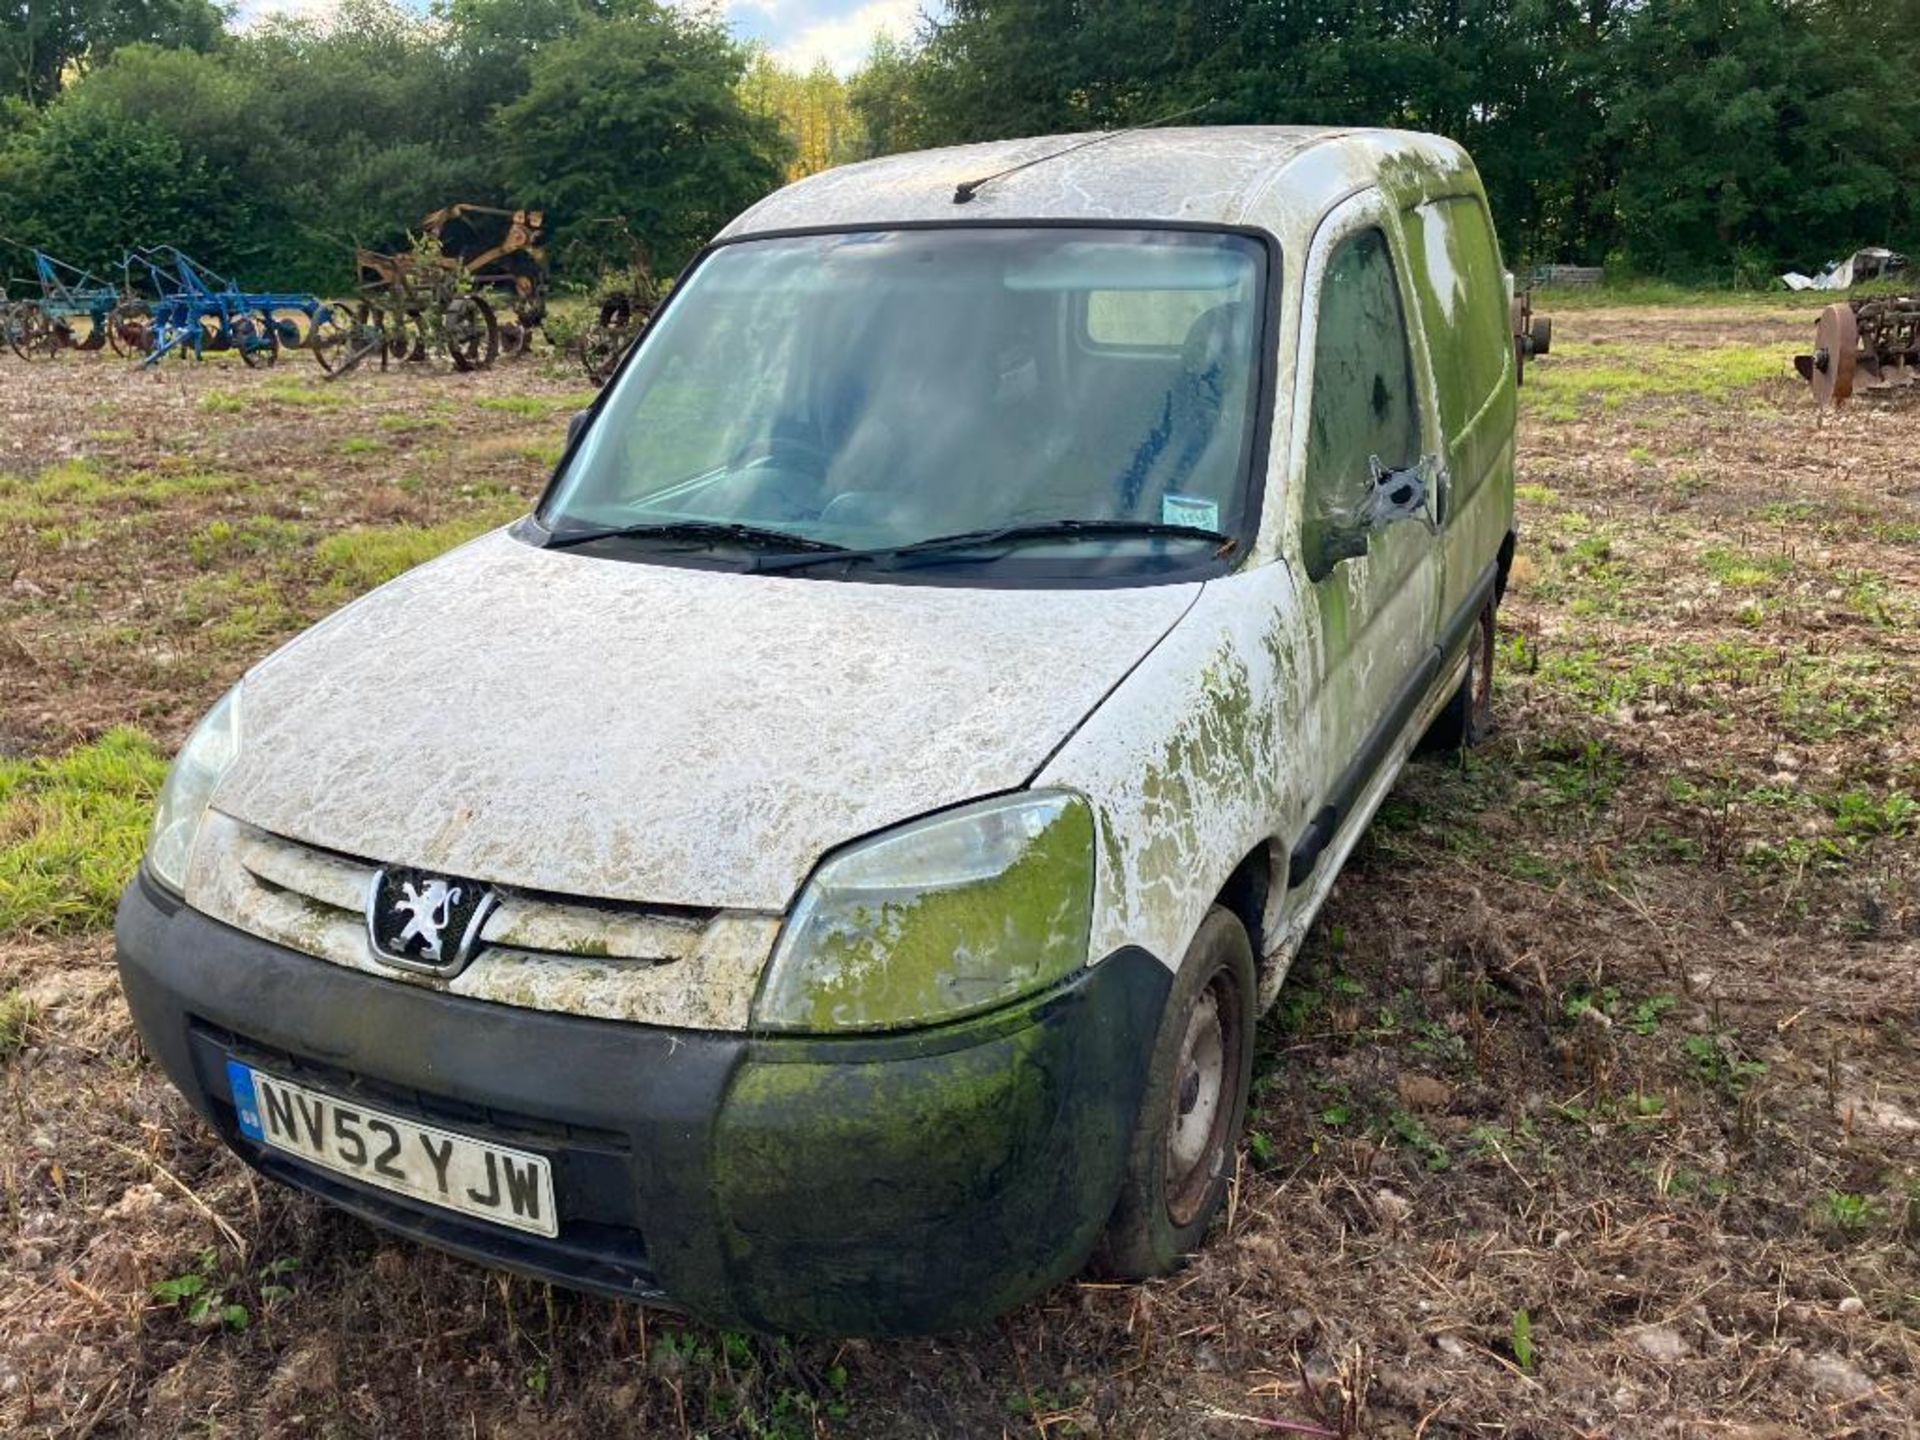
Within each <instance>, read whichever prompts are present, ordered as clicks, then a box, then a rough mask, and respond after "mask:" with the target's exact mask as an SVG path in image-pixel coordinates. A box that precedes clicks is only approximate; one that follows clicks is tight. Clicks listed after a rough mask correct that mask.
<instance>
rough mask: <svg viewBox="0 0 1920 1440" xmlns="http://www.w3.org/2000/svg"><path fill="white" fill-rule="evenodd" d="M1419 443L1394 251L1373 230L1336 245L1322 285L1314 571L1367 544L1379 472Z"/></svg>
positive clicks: (1320, 572)
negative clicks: (1368, 519) (1367, 525)
mask: <svg viewBox="0 0 1920 1440" xmlns="http://www.w3.org/2000/svg"><path fill="white" fill-rule="evenodd" d="M1419 446H1420V422H1419V415H1418V407H1417V404H1416V401H1415V392H1414V387H1413V357H1412V354H1411V352H1410V351H1409V350H1408V348H1407V326H1406V318H1405V316H1404V314H1403V313H1402V311H1401V309H1400V288H1399V285H1398V283H1397V282H1396V280H1395V278H1394V270H1393V257H1392V254H1391V253H1390V252H1389V251H1388V249H1387V239H1386V236H1385V235H1383V234H1382V233H1381V232H1380V231H1378V230H1363V231H1361V232H1360V233H1359V234H1358V235H1355V236H1354V237H1352V238H1351V239H1349V240H1346V241H1343V242H1342V243H1341V245H1340V248H1339V249H1338V250H1336V251H1335V252H1334V255H1333V259H1332V261H1331V262H1329V264H1328V265H1327V271H1326V276H1325V278H1324V279H1323V281H1322V283H1321V287H1320V323H1319V327H1318V331H1317V334H1316V336H1315V339H1314V350H1313V395H1312V399H1311V402H1310V409H1309V412H1308V417H1307V473H1306V492H1305V503H1304V507H1303V517H1302V521H1301V534H1300V541H1301V552H1302V556H1303V558H1304V559H1305V561H1306V566H1307V575H1308V577H1309V578H1310V579H1313V580H1316V581H1317V580H1321V579H1324V578H1325V577H1326V576H1327V575H1329V574H1330V573H1332V570H1333V567H1334V566H1335V565H1337V564H1338V563H1339V562H1340V561H1341V560H1343V559H1346V558H1348V557H1350V556H1356V555H1364V554H1366V553H1367V530H1366V528H1365V523H1364V520H1363V518H1362V517H1363V515H1364V513H1365V510H1366V505H1367V500H1368V497H1369V494H1370V492H1371V490H1372V488H1373V477H1374V474H1375V473H1376V472H1377V471H1378V470H1382V469H1385V470H1401V469H1405V468H1407V467H1408V466H1410V465H1412V464H1413V463H1414V462H1415V461H1416V460H1417V459H1418V456H1419Z"/></svg>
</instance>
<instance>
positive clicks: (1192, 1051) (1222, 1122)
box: [1094, 905, 1255, 1280]
mask: <svg viewBox="0 0 1920 1440" xmlns="http://www.w3.org/2000/svg"><path fill="white" fill-rule="evenodd" d="M1254 995H1255V988H1254V971H1253V946H1252V944H1251V943H1250V942H1249V941H1248V939H1247V931H1246V927H1245V926H1243V925H1242V924H1241V923H1240V922H1239V920H1238V919H1236V918H1235V917H1234V916H1233V915H1232V914H1231V913H1230V912H1228V911H1226V910H1223V909H1221V908H1220V907H1219V906H1217V905H1216V906H1214V907H1213V909H1211V910H1209V911H1208V912H1207V915H1206V918H1205V919H1204V920H1202V921H1201V922H1200V930H1199V933H1198V934H1196V935H1195V936H1194V938H1193V943H1192V944H1191V945H1190V946H1188V947H1187V953H1186V957H1185V959H1183V960H1182V962H1181V965H1180V973H1179V974H1178V975H1176V976H1175V977H1174V981H1173V989H1172V991H1171V992H1170V993H1169V994H1168V996H1167V1005H1166V1010H1165V1012H1164V1013H1163V1015H1162V1016H1161V1020H1160V1032H1159V1034H1158V1036H1157V1037H1156V1038H1155V1040H1154V1045H1153V1057H1152V1059H1151V1061H1150V1062H1149V1066H1148V1070H1147V1084H1146V1091H1145V1095H1144V1098H1143V1099H1142V1100H1141V1102H1140V1118H1139V1120H1138V1122H1137V1123H1136V1124H1135V1126H1134V1133H1133V1142H1132V1145H1131V1146H1130V1148H1129V1151H1128V1155H1127V1169H1126V1175H1125V1178H1124V1179H1123V1180H1122V1182H1121V1186H1120V1198H1119V1200H1118V1202H1117V1203H1116V1204H1115V1206H1114V1211H1113V1218H1112V1219H1110V1220H1109V1221H1108V1222H1107V1232H1106V1235H1105V1237H1104V1239H1103V1240H1102V1241H1101V1246H1100V1250H1099V1252H1098V1255H1097V1256H1096V1259H1095V1262H1094V1263H1095V1265H1096V1267H1097V1268H1098V1269H1100V1270H1102V1271H1103V1272H1105V1273H1106V1274H1109V1275H1112V1276H1115V1277H1117V1278H1120V1279H1125V1280H1144V1279H1147V1278H1149V1277H1151V1276H1154V1275H1164V1274H1166V1273H1167V1272H1168V1271H1170V1270H1174V1269H1177V1268H1178V1267H1179V1266H1180V1264H1181V1263H1182V1262H1183V1261H1184V1260H1185V1259H1186V1258H1187V1256H1189V1255H1191V1254H1192V1253H1193V1252H1194V1251H1195V1250H1197V1249H1199V1248H1200V1242H1201V1240H1202V1239H1204V1238H1205V1236H1206V1233H1207V1226H1208V1225H1210V1224H1211V1223H1212V1222H1213V1217H1214V1216H1215V1215H1216V1214H1217V1213H1218V1212H1219V1210H1220V1206H1221V1204H1222V1202H1224V1201H1225V1200H1226V1198H1227V1187H1228V1186H1229V1185H1230V1184H1231V1183H1232V1181H1233V1172H1234V1155H1235V1152H1236V1150H1237V1149H1238V1147H1239V1143H1240V1132H1241V1130H1242V1128H1243V1127H1244V1126H1245V1125H1246V1120H1247V1091H1248V1086H1249V1084H1250V1082H1251V1079H1252V1074H1253V1025H1254Z"/></svg>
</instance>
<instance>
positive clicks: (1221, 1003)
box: [1166, 967, 1244, 1228]
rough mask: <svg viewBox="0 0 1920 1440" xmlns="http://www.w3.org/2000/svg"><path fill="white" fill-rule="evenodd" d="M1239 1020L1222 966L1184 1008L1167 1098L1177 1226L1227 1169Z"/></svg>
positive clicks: (1170, 1197)
mask: <svg viewBox="0 0 1920 1440" xmlns="http://www.w3.org/2000/svg"><path fill="white" fill-rule="evenodd" d="M1243 1023H1244V1022H1243V1018H1242V1016H1241V1014H1240V1003H1239V996H1238V993H1237V991H1236V989H1235V986H1234V983H1233V976H1232V974H1231V973H1230V972H1229V971H1228V970H1227V969H1226V968H1225V967H1222V968H1220V969H1218V970H1216V971H1215V972H1214V974H1213V976H1212V978H1211V979H1209V980H1208V982H1207V987H1206V989H1204V990H1202V991H1201V992H1200V995H1199V997H1198V998H1197V999H1196V1000H1195V1001H1194V1003H1193V1008H1192V1009H1191V1010H1189V1011H1188V1012H1187V1026H1186V1032H1185V1034H1184V1035H1182V1037H1181V1040H1180V1054H1179V1058H1178V1059H1177V1060H1176V1061H1175V1063H1174V1067H1173V1078H1172V1082H1171V1087H1172V1088H1171V1091H1170V1093H1169V1095H1168V1097H1167V1100H1168V1105H1169V1113H1170V1114H1171V1116H1172V1119H1171V1121H1170V1123H1169V1124H1168V1126H1167V1181H1166V1191H1167V1216H1168V1218H1169V1219H1170V1220H1172V1221H1173V1224H1174V1226H1175V1227H1176V1228H1181V1227H1185V1226H1187V1225H1191V1224H1192V1223H1193V1222H1194V1221H1195V1220H1197V1219H1198V1218H1199V1217H1200V1215H1201V1214H1202V1213H1204V1211H1205V1209H1206V1202H1207V1196H1208V1194H1209V1192H1210V1191H1211V1190H1212V1189H1213V1184H1214V1182H1215V1181H1216V1180H1217V1179H1218V1178H1219V1177H1220V1176H1221V1175H1223V1174H1224V1173H1226V1165H1227V1153H1226V1152H1227V1138H1228V1134H1229V1132H1230V1131H1231V1130H1232V1128H1233V1110H1234V1097H1235V1095H1236V1094H1237V1093H1238V1089H1237V1087H1238V1085H1239V1081H1240V1073H1239V1072H1240V1050H1241V1047H1240V1027H1241V1025H1242V1024H1243Z"/></svg>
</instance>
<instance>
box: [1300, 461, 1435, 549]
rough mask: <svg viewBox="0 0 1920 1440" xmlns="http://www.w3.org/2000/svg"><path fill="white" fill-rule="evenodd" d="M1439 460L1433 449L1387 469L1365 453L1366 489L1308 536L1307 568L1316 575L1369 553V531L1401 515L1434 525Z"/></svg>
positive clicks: (1428, 525) (1431, 528) (1379, 527)
mask: <svg viewBox="0 0 1920 1440" xmlns="http://www.w3.org/2000/svg"><path fill="white" fill-rule="evenodd" d="M1443 485H1444V481H1443V472H1442V471H1441V468H1440V463H1439V461H1438V460H1437V459H1435V458H1434V457H1433V456H1431V455H1426V456H1422V457H1421V458H1420V460H1418V461H1417V462H1416V463H1414V464H1412V465H1409V466H1407V467H1406V468H1405V469H1401V470H1389V469H1388V468H1387V467H1386V466H1385V465H1383V464H1381V463H1380V457H1379V456H1378V455H1370V456H1368V457H1367V491H1366V494H1365V495H1364V496H1363V497H1362V498H1361V499H1360V502H1359V503H1358V504H1357V505H1355V506H1354V507H1353V508H1352V509H1350V510H1348V511H1346V512H1345V513H1344V514H1335V515H1329V516H1326V517H1325V518H1324V520H1323V521H1322V522H1321V524H1320V525H1318V526H1315V527H1312V530H1311V532H1310V534H1309V536H1308V537H1307V539H1308V543H1307V546H1306V549H1307V552H1308V553H1307V562H1308V563H1307V573H1308V576H1309V577H1310V578H1311V579H1314V580H1320V579H1322V578H1324V577H1325V576H1326V575H1327V574H1329V573H1330V572H1331V571H1332V570H1333V567H1334V566H1336V565H1338V564H1339V563H1340V562H1341V561H1342V560H1357V559H1359V558H1360V557H1361V556H1363V555H1365V554H1366V553H1367V543H1368V541H1369V540H1370V539H1371V537H1372V535H1373V532H1374V531H1376V530H1384V529H1386V528H1387V527H1388V526H1389V525H1392V524H1394V523H1396V522H1397V521H1401V520H1418V521H1419V522H1420V523H1421V524H1422V525H1423V526H1425V527H1426V528H1427V529H1428V530H1429V531H1431V530H1433V529H1434V520H1433V514H1432V510H1431V505H1432V500H1433V496H1434V495H1435V494H1436V493H1437V492H1438V491H1439V490H1440V489H1442V488H1443Z"/></svg>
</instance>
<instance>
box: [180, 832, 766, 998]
mask: <svg viewBox="0 0 1920 1440" xmlns="http://www.w3.org/2000/svg"><path fill="white" fill-rule="evenodd" d="M378 870H379V866H378V865H376V864H375V863H373V862H371V861H368V860H364V859H358V858H356V857H353V856H350V855H343V854H340V853H337V852H335V851H331V850H324V849H320V848H318V847H315V846H311V845H305V844H301V843H299V842H297V841H293V840H288V839H285V838H283V837H281V836H277V835H270V834H268V833H267V832H265V831H263V830H258V829H255V828H254V827H253V826H250V825H246V824H243V823H241V822H240V821H238V820H234V819H232V818H231V817H229V816H225V815H221V814H219V813H217V812H210V813H209V814H208V816H207V818H206V820H205V822H203V824H202V826H201V830H200V835H199V838H198V840H197V841H196V843H195V847H194V858H193V865H192V870H191V872H190V874H189V876H188V880H187V902H188V903H189V904H190V905H192V906H193V907H194V908H195V909H196V910H199V911H201V912H202V913H204V914H207V915H210V916H212V917H213V918H214V919H216V920H219V921H221V922H223V923H225V924H228V925H231V926H233V927H234V928H235V929H237V930H243V931H245V932H246V933H247V934H249V935H255V936H258V937H260V938H261V939H263V940H269V941H272V942H273V943H274V944H276V945H281V946H284V947H285V948H287V949H290V950H296V951H299V952H300V953H301V954H304V955H312V956H315V957H317V958H319V959H322V960H328V961H331V962H332V963H334V964H336V965H342V966H346V967H347V968H349V969H354V970H361V971H365V972H367V973H368V974H373V975H379V976H382V977H383V978H386V979H398V980H403V981H406V982H408V983H412V984H418V985H426V986H429V987H432V988H438V989H444V990H447V991H449V992H450V993H452V994H455V995H463V996H467V997H469V998H471V999H476V1000H487V1001H493V1002H497V1003H499V1004H504V1005H517V1006H521V1007H524V1008H527V1009H533V1010H547V1011H553V1012H556V1013H560V1014H569V1015H583V1016H589V1017H592V1018H596V1019H605V1020H629V1021H635V1022H639V1023H643V1024H654V1025H665V1026H672V1027H674V1028H676V1029H693V1030H727V1031H742V1030H745V1029H746V1028H747V1027H748V1024H749V1021H750V1019H751V1012H752V1006H753V995H754V991H755V990H756V988H757V987H758V983H759V978H760V971H761V967H762V965H763V963H764V962H765V960H766V957H767V955H768V953H769V952H770V951H771V949H772V947H773V941H774V937H775V936H776V935H777V934H778V932H779V925H780V918H779V916H777V915H766V914H759V913H755V912H747V911H715V910H703V909H695V908H690V907H684V906H665V905H637V904H623V903H615V902H610V901H602V900H592V899H582V898H579V897H571V896H557V895H550V894H545V893H540V892H534V891H527V890H518V889H514V888H512V887H508V886H495V887H493V893H494V895H495V896H496V897H497V898H498V902H499V903H498V904H497V905H496V906H495V908H494V909H493V911H492V913H490V914H489V915H488V916H487V918H486V921H485V924H484V925H483V927H482V929H481V932H480V939H479V944H478V946H477V947H476V954H475V956H474V958H473V959H472V960H471V961H470V962H469V963H468V964H467V965H466V967H465V968H464V969H462V970H460V971H459V972H458V973H457V974H454V975H452V976H441V975H437V974H428V973H423V972H421V971H417V970H407V969H399V968H396V967H394V966H392V965H389V964H387V963H386V962H385V961H383V960H382V959H381V958H380V957H379V956H378V955H376V954H375V952H374V950H373V947H372V945H371V944H370V943H369V938H368V935H367V919H366V912H367V897H368V894H369V892H370V890H371V888H372V885H373V880H374V876H375V874H376V873H377V871H378Z"/></svg>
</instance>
